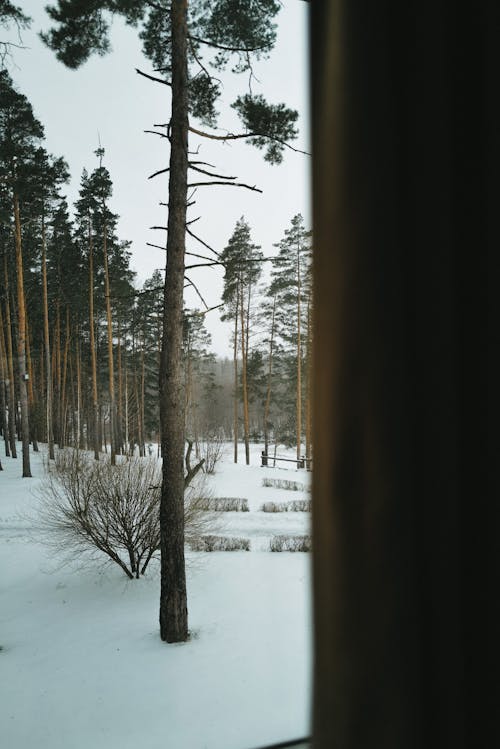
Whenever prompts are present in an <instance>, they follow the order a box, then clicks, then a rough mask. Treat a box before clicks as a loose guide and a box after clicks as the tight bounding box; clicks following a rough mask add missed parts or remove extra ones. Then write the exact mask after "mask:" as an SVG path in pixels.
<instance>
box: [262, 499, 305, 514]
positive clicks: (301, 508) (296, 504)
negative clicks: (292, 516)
mask: <svg viewBox="0 0 500 749" xmlns="http://www.w3.org/2000/svg"><path fill="white" fill-rule="evenodd" d="M260 509H261V510H262V512H311V500H310V499H292V500H291V501H290V502H264V504H263V505H262V506H261V508H260Z"/></svg>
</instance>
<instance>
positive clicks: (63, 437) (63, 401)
mask: <svg viewBox="0 0 500 749" xmlns="http://www.w3.org/2000/svg"><path fill="white" fill-rule="evenodd" d="M70 337H71V326H70V321H69V307H66V340H65V343H64V352H63V359H62V374H61V390H60V393H59V401H60V403H59V404H58V411H59V412H60V414H61V416H60V424H59V443H58V444H59V447H64V446H65V445H66V444H67V412H68V398H67V396H66V390H67V387H66V383H67V372H68V355H69V342H70ZM57 345H58V346H59V345H60V344H59V343H58V344H57Z"/></svg>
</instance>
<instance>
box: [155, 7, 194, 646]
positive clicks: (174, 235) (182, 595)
mask: <svg viewBox="0 0 500 749" xmlns="http://www.w3.org/2000/svg"><path fill="white" fill-rule="evenodd" d="M170 16H171V29H172V43H171V49H172V74H171V80H172V117H171V120H170V138H171V140H170V176H169V195H168V203H169V205H168V208H169V210H168V232H167V265H166V276H165V296H164V307H163V341H162V352H161V371H160V417H161V434H162V438H161V439H162V458H163V481H162V490H161V505H160V545H161V593H160V634H161V638H162V640H166V641H167V642H182V641H184V640H187V637H188V614H187V593H186V570H185V560H184V467H183V463H184V399H183V393H182V385H183V378H182V311H183V296H184V294H183V291H184V252H185V238H186V236H185V235H186V203H187V170H188V124H189V122H188V75H187V0H172V3H171V6H170Z"/></svg>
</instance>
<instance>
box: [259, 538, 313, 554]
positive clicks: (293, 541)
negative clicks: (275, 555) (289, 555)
mask: <svg viewBox="0 0 500 749" xmlns="http://www.w3.org/2000/svg"><path fill="white" fill-rule="evenodd" d="M311 548H312V544H311V536H286V535H283V536H273V537H272V539H271V540H270V542H269V550H270V551H311Z"/></svg>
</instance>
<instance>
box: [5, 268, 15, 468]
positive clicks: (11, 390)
mask: <svg viewBox="0 0 500 749" xmlns="http://www.w3.org/2000/svg"><path fill="white" fill-rule="evenodd" d="M3 263H4V267H3V269H4V283H5V332H6V335H7V375H8V383H9V384H8V386H7V403H8V404H9V440H10V454H11V455H12V457H13V458H17V447H16V395H15V391H16V389H15V380H14V351H13V345H12V321H11V316H10V289H9V269H8V265H7V254H5V255H4V256H3Z"/></svg>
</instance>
